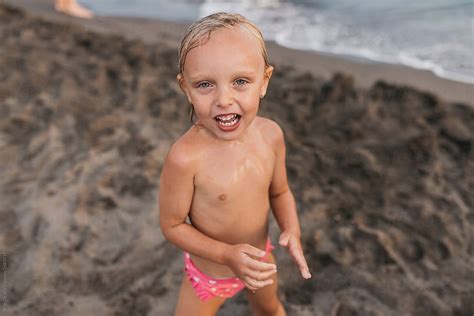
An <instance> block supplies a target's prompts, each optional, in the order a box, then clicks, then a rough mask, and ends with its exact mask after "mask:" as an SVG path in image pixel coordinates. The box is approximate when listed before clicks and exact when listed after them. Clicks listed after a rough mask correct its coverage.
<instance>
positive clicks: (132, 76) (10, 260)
mask: <svg viewBox="0 0 474 316" xmlns="http://www.w3.org/2000/svg"><path fill="white" fill-rule="evenodd" d="M8 2H10V3H13V1H8ZM15 3H16V4H18V5H20V6H22V7H23V8H24V9H25V10H26V12H25V11H19V10H17V9H13V8H12V7H8V6H4V5H1V4H0V197H1V199H0V245H1V249H2V252H3V258H2V260H6V262H7V267H6V270H4V273H3V274H2V279H1V280H2V287H1V289H0V294H1V295H0V297H1V298H2V300H1V302H0V304H2V306H1V308H2V311H3V312H4V314H5V315H21V316H23V315H48V316H49V315H171V314H172V311H173V308H174V306H175V303H176V299H177V291H178V285H179V283H180V281H181V277H182V261H181V260H182V253H181V252H180V251H179V250H178V249H177V248H176V247H174V246H172V245H171V244H170V243H168V242H166V241H165V240H164V239H163V236H162V235H161V233H160V232H159V223H158V216H157V214H158V213H157V208H156V205H157V201H156V192H157V189H158V188H159V183H158V177H159V173H160V170H161V166H162V162H163V159H164V156H165V154H166V152H167V150H168V149H169V146H170V145H171V144H172V142H173V141H174V140H175V139H176V138H177V137H179V135H180V134H181V133H182V132H183V131H184V130H185V129H186V128H187V127H188V126H189V122H188V115H187V114H188V111H187V110H188V105H187V103H186V99H185V98H184V97H183V95H182V94H181V92H180V91H179V89H178V87H177V85H176V83H175V81H174V77H175V74H176V72H177V66H176V64H177V52H176V49H177V47H176V44H177V41H179V38H180V36H181V34H182V32H183V31H184V29H185V26H182V25H178V24H173V23H168V22H162V21H161V22H160V21H156V20H143V19H125V18H121V19H119V18H97V19H95V20H92V21H88V22H85V21H82V20H77V19H73V18H69V17H65V16H61V15H58V14H56V13H54V12H52V11H51V8H52V4H51V3H50V2H49V1H46V0H38V1H33V0H31V1H22V0H20V1H15ZM38 15H39V16H41V18H38V17H35V16H38ZM117 34H118V35H117ZM269 46H270V52H269V53H270V56H271V60H272V61H273V63H274V64H275V68H276V71H275V73H274V77H273V79H272V81H271V84H270V88H269V91H268V95H267V97H266V98H265V99H264V101H263V103H262V107H261V115H262V116H267V117H270V118H273V119H274V120H276V121H278V122H279V123H280V124H281V126H282V127H283V129H284V131H285V135H286V139H287V149H288V154H287V166H288V175H289V180H290V184H291V186H292V188H293V191H294V194H295V197H296V199H297V203H298V208H299V216H300V222H301V227H302V232H303V235H302V241H303V243H304V249H305V251H306V255H307V259H308V262H309V264H310V266H311V269H312V272H313V278H312V279H311V280H309V281H304V280H302V278H301V277H300V276H299V274H298V271H297V269H296V267H295V266H294V265H293V264H292V262H291V259H290V258H289V256H288V254H287V253H286V252H285V250H282V249H280V247H277V249H276V250H275V252H274V253H275V255H276V257H277V262H278V267H279V280H280V295H281V299H282V301H283V303H284V305H285V307H286V309H287V311H288V315H321V316H325V315H361V316H362V315H364V316H365V315H394V316H395V315H471V314H472V313H473V312H474V306H473V299H472V298H473V297H474V279H473V275H474V256H473V252H474V213H473V209H474V196H473V194H472V192H474V109H473V106H472V104H473V102H472V100H473V99H472V86H470V85H464V84H459V83H455V82H451V81H447V80H443V79H439V78H436V77H434V76H433V75H431V74H429V73H427V72H420V71H416V70H412V69H408V68H405V67H394V66H387V65H380V64H358V63H354V62H349V61H346V60H342V59H339V58H335V57H328V56H321V55H317V54H310V53H305V52H298V51H293V50H288V49H285V48H282V47H277V46H275V45H274V44H271V43H270V44H269ZM290 65H292V66H290ZM305 69H306V70H310V71H309V72H305V71H303V70H305ZM338 70H343V72H344V73H345V74H337V75H335V71H338ZM379 78H381V79H384V80H385V81H377V79H379ZM389 82H390V83H389ZM394 82H395V83H401V84H402V85H396V84H394ZM456 89H458V90H456ZM454 91H458V92H454ZM435 92H438V93H435ZM470 100H471V101H470ZM270 231H271V237H272V241H273V243H274V244H275V245H276V244H277V241H278V240H277V238H278V233H279V232H278V229H277V227H276V224H275V222H274V220H273V218H272V219H271V222H270ZM219 315H251V312H250V311H249V307H248V304H247V302H246V300H245V295H244V294H242V293H241V294H239V295H238V296H236V297H234V298H233V299H231V300H228V301H227V302H226V303H225V304H224V306H223V308H222V310H221V311H220V312H219Z"/></svg>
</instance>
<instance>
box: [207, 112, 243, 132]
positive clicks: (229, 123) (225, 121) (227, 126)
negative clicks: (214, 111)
mask: <svg viewBox="0 0 474 316" xmlns="http://www.w3.org/2000/svg"><path fill="white" fill-rule="evenodd" d="M240 118H241V116H240V115H239V114H236V113H230V114H220V115H217V116H215V117H214V119H215V120H216V122H217V125H218V126H219V127H220V128H221V129H223V130H232V129H234V128H236V127H237V125H238V124H239V122H240Z"/></svg>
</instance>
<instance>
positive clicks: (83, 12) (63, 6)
mask: <svg viewBox="0 0 474 316" xmlns="http://www.w3.org/2000/svg"><path fill="white" fill-rule="evenodd" d="M54 8H55V9H56V11H59V12H62V13H64V14H67V15H71V16H74V17H78V18H82V19H90V18H92V17H93V16H94V14H93V13H92V11H90V10H88V9H86V8H84V7H83V6H81V5H80V4H78V3H77V2H76V0H55V3H54Z"/></svg>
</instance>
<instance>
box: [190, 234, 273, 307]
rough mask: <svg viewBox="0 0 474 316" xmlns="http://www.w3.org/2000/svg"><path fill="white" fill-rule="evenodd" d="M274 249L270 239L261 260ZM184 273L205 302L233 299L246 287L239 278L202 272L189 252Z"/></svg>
mask: <svg viewBox="0 0 474 316" xmlns="http://www.w3.org/2000/svg"><path fill="white" fill-rule="evenodd" d="M273 249H275V247H274V246H273V245H272V242H271V241H270V238H268V239H267V244H266V246H265V252H266V255H265V257H263V258H261V259H259V260H260V261H264V260H265V259H266V258H267V257H268V255H269V253H270V252H271V251H272V250H273ZM184 271H185V272H186V275H187V278H188V280H189V281H190V282H191V284H192V285H193V288H194V291H195V292H196V294H197V296H198V297H199V298H200V299H201V301H203V302H207V301H208V300H210V299H211V298H213V297H215V296H218V297H226V298H229V297H232V296H234V295H235V294H237V293H238V292H240V291H241V290H242V289H243V288H244V287H245V285H244V283H243V282H242V281H241V280H240V279H239V278H237V277H231V278H213V277H211V276H209V275H207V274H205V273H203V272H201V271H200V270H199V269H198V267H196V266H195V265H194V262H193V261H192V260H191V258H190V256H189V253H188V252H184Z"/></svg>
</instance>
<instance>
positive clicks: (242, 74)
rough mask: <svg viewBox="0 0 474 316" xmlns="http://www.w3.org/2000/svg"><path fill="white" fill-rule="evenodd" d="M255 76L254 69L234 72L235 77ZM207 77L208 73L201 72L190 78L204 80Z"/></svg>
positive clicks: (193, 80) (194, 80)
mask: <svg viewBox="0 0 474 316" xmlns="http://www.w3.org/2000/svg"><path fill="white" fill-rule="evenodd" d="M253 76H255V72H254V71H239V72H236V73H235V74H234V77H253ZM205 78H208V75H204V74H199V75H197V76H194V77H189V80H191V81H192V82H196V81H199V80H203V79H205Z"/></svg>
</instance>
